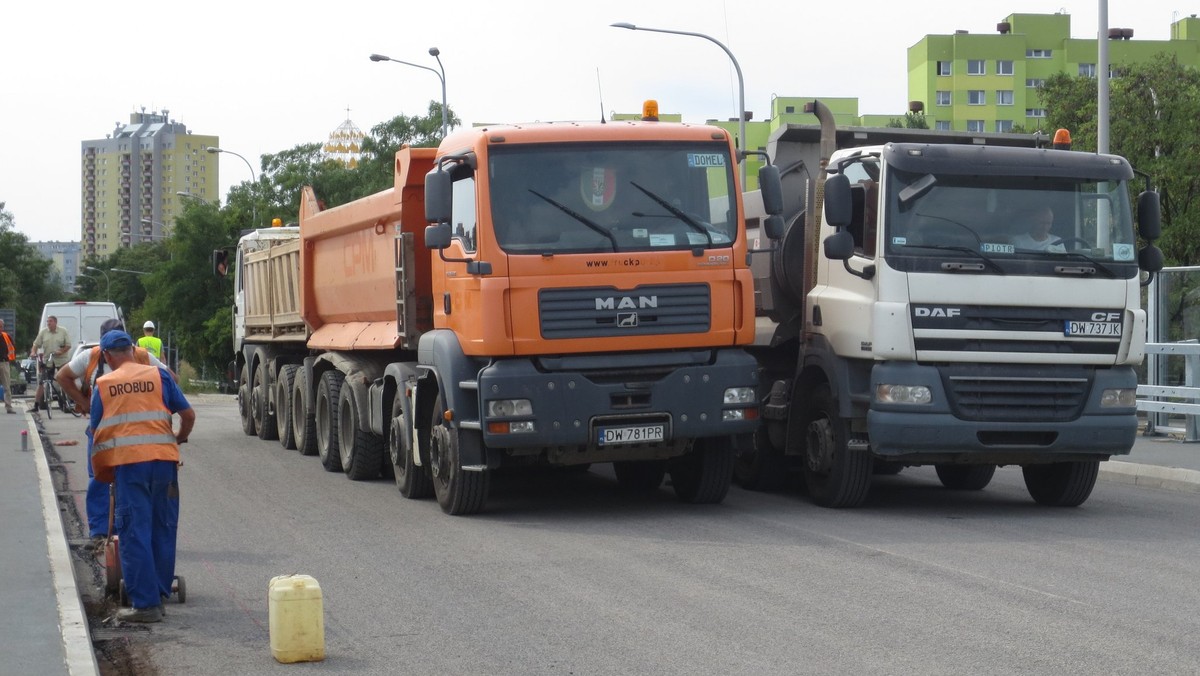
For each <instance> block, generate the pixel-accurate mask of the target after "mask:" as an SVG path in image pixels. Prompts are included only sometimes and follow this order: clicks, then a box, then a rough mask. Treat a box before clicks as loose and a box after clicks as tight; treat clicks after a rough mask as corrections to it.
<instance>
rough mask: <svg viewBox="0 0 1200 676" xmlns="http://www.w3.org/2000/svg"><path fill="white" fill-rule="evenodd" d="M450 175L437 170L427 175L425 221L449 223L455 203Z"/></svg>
mask: <svg viewBox="0 0 1200 676" xmlns="http://www.w3.org/2000/svg"><path fill="white" fill-rule="evenodd" d="M451 195H452V188H451V185H450V174H449V173H447V172H445V171H441V170H435V171H431V172H429V173H428V174H426V175H425V221H426V222H427V223H449V222H450V220H451V216H452V214H451V204H452V203H453V199H452V197H451Z"/></svg>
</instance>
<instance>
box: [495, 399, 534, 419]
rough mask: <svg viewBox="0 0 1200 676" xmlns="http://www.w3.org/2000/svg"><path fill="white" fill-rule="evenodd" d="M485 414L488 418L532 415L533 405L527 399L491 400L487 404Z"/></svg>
mask: <svg viewBox="0 0 1200 676" xmlns="http://www.w3.org/2000/svg"><path fill="white" fill-rule="evenodd" d="M487 412H488V417H489V418H510V417H512V416H518V415H533V404H531V403H530V402H529V400H528V399H493V400H491V401H489V402H488V403H487Z"/></svg>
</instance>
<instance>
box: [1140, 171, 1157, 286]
mask: <svg viewBox="0 0 1200 676" xmlns="http://www.w3.org/2000/svg"><path fill="white" fill-rule="evenodd" d="M1137 208H1138V209H1137V210H1138V233H1139V234H1141V236H1142V239H1146V240H1156V239H1158V238H1159V236H1160V235H1162V204H1161V203H1160V202H1159V199H1158V193H1156V192H1153V191H1150V190H1147V191H1146V192H1143V193H1142V194H1140V195H1138V203H1137ZM1142 251H1145V249H1142ZM1160 268H1161V266H1160Z"/></svg>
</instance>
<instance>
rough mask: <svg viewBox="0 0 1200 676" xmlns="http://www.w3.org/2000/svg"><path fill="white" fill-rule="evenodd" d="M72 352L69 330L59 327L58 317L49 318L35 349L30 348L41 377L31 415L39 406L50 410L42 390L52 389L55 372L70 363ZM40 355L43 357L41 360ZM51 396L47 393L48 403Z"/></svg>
mask: <svg viewBox="0 0 1200 676" xmlns="http://www.w3.org/2000/svg"><path fill="white" fill-rule="evenodd" d="M70 351H71V336H70V335H68V334H67V330H66V329H64V328H60V327H59V325H58V317H55V316H53V315H51V316H49V317H47V318H46V328H44V329H42V330H41V331H39V332H38V334H37V338H34V339H33V347H31V348H29V355H30V356H31V357H34V359H36V360H37V361H38V375H39V377H38V388H37V392H35V393H34V395H33V402H34V403H33V408H32V409H30V413H32V412H33V411H35V410H37V408H38V406H43V407H44V408H47V409H49V408H50V404H49V403H43V399H42V388H44V387H50V384H49V383H50V381H52V380H53V379H54V371H55V370H57V369H58V368H59V367H60V366H63V365H65V364H66V363H67V362H68V361H70V359H71V355H70V354H69V353H70ZM38 355H41V358H39V357H38ZM46 355H49V356H50V359H49V363H45V362H46V359H45V357H46ZM50 394H51V393H50V392H46V399H45V401H46V402H49V400H50Z"/></svg>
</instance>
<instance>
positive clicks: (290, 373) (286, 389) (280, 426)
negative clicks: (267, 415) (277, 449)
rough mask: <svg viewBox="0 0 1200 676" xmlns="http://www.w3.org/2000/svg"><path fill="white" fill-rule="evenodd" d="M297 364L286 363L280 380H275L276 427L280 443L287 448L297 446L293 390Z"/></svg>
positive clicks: (280, 370) (280, 372) (280, 371)
mask: <svg viewBox="0 0 1200 676" xmlns="http://www.w3.org/2000/svg"><path fill="white" fill-rule="evenodd" d="M298 370H300V367H299V366H296V365H295V364H286V365H284V367H283V368H281V369H279V380H277V381H276V382H275V423H276V424H275V429H276V430H277V433H278V435H279V445H280V446H283V447H284V448H287V449H295V448H296V430H295V429H294V425H293V423H292V408H293V407H292V392H293V390H294V389H295V387H296V371H298Z"/></svg>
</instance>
